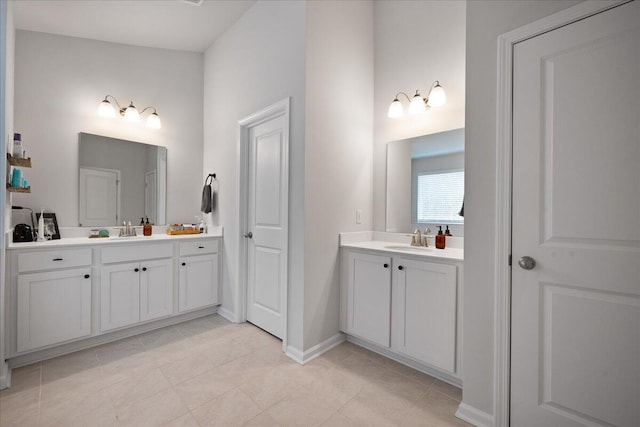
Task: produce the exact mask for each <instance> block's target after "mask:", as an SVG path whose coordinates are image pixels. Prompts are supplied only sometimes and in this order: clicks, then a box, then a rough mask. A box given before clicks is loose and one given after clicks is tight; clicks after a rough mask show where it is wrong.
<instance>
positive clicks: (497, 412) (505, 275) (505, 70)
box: [493, 0, 632, 427]
mask: <svg viewBox="0 0 640 427" xmlns="http://www.w3.org/2000/svg"><path fill="white" fill-rule="evenodd" d="M630 1H632V0H617V1H613V2H612V1H585V2H582V3H579V4H577V5H575V6H572V7H570V8H567V9H565V10H562V11H560V12H558V13H555V14H553V15H550V16H547V17H545V18H542V19H540V20H538V21H535V22H532V23H530V24H527V25H525V26H522V27H520V28H517V29H515V30H512V31H510V32H508V33H505V34H502V35H500V36H499V37H498V64H497V65H498V80H497V98H496V99H497V114H496V204H495V208H496V216H495V234H494V236H495V241H496V246H495V259H496V261H495V269H494V273H495V278H496V279H495V292H494V303H495V312H494V337H495V339H494V347H493V368H494V384H493V425H494V426H496V427H506V426H509V423H510V397H511V391H510V385H511V378H510V374H511V363H510V360H511V259H510V257H511V239H512V230H511V215H512V178H513V158H512V153H513V123H512V119H513V114H512V113H513V50H514V47H515V45H516V44H517V43H520V42H522V41H525V40H528V39H530V38H533V37H536V36H539V35H541V34H543V33H547V32H549V31H553V30H555V29H557V28H560V27H562V26H565V25H569V24H571V23H573V22H576V21H579V20H582V19H585V18H588V17H590V16H593V15H596V14H598V13H602V12H605V11H607V10H609V9H613V8H615V7H618V6H621V5H623V4H625V3H629V2H630Z"/></svg>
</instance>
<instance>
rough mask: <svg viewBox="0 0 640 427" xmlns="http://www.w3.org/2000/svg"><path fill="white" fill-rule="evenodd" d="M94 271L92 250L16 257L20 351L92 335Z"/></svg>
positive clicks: (17, 335)
mask: <svg viewBox="0 0 640 427" xmlns="http://www.w3.org/2000/svg"><path fill="white" fill-rule="evenodd" d="M90 266H91V250H90V249H88V250H55V251H34V252H30V253H22V254H19V255H18V257H17V270H18V274H17V277H16V286H15V288H14V289H15V294H16V302H17V304H16V306H15V310H16V348H17V351H20V352H23V351H28V350H32V349H34V348H39V347H44V346H48V345H51V344H56V343H60V342H65V341H69V340H73V339H77V338H81V337H84V336H87V335H89V334H91V267H90ZM60 267H63V268H60ZM70 267H71V268H70Z"/></svg>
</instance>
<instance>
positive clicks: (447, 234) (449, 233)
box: [444, 225, 451, 237]
mask: <svg viewBox="0 0 640 427" xmlns="http://www.w3.org/2000/svg"><path fill="white" fill-rule="evenodd" d="M444 235H445V236H448V237H451V232H450V231H449V226H448V225H447V229H446V230H444Z"/></svg>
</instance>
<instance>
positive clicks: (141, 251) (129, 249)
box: [102, 243, 173, 264]
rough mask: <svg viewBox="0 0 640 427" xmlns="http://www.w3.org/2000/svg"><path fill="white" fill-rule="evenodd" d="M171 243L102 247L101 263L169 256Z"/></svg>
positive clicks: (171, 252) (171, 253)
mask: <svg viewBox="0 0 640 427" xmlns="http://www.w3.org/2000/svg"><path fill="white" fill-rule="evenodd" d="M172 256H173V248H172V246H171V243H166V244H161V245H158V244H155V245H134V246H130V245H127V246H116V247H109V248H103V249H102V263H103V264H110V263H113V262H127V261H139V260H145V259H157V258H171V257H172Z"/></svg>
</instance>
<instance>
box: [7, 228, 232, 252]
mask: <svg viewBox="0 0 640 427" xmlns="http://www.w3.org/2000/svg"><path fill="white" fill-rule="evenodd" d="M10 237H11V236H9V239H8V240H7V249H9V250H11V249H46V248H59V247H63V246H86V245H113V244H123V243H127V244H131V243H148V242H171V241H176V240H191V239H211V238H216V237H218V238H219V237H222V227H218V228H216V229H215V230H213V231H212V232H210V233H207V234H183V235H176V236H170V235H168V234H166V233H165V232H162V233H160V232H158V233H156V234H152V235H151V236H142V235H139V236H136V237H117V236H111V237H100V238H94V239H90V238H89V237H63V238H62V239H58V240H47V241H44V242H21V243H13V242H11V241H10V240H11V239H10Z"/></svg>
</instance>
